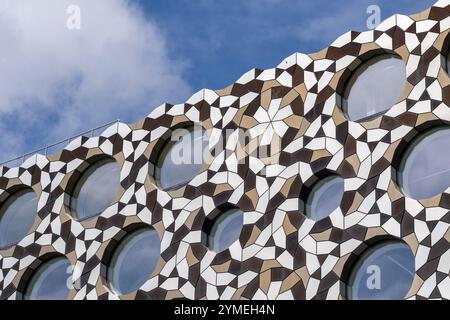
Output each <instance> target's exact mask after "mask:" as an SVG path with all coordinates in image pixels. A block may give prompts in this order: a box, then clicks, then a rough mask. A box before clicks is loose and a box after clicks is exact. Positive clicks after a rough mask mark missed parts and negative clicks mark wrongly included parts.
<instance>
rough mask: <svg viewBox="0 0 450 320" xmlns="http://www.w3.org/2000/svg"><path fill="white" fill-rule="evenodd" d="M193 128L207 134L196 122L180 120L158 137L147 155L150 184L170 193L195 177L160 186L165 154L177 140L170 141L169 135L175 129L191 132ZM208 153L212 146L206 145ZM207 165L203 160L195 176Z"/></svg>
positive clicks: (183, 186)
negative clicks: (181, 182)
mask: <svg viewBox="0 0 450 320" xmlns="http://www.w3.org/2000/svg"><path fill="white" fill-rule="evenodd" d="M195 129H201V130H203V133H204V135H205V134H206V135H208V130H207V129H206V128H205V127H204V126H203V125H201V124H200V123H198V122H192V121H189V122H182V123H179V124H177V125H175V126H173V127H171V128H168V129H167V130H166V132H165V133H164V134H163V135H162V136H161V137H160V138H159V139H158V141H157V142H156V144H155V146H154V147H153V148H152V150H151V152H150V157H149V172H148V175H149V176H150V178H151V182H152V184H153V185H154V186H155V187H156V188H158V189H159V190H162V191H165V192H168V193H171V192H176V191H178V190H182V189H183V188H185V187H186V186H188V185H189V184H190V182H191V181H192V180H193V179H195V177H194V178H192V179H191V180H189V181H188V182H187V183H186V184H179V185H175V186H172V187H168V188H163V187H162V186H161V182H160V181H161V165H162V162H163V161H164V159H165V157H166V156H167V154H168V153H169V152H170V150H171V148H172V147H173V146H174V145H175V144H176V143H177V141H171V139H170V138H171V136H172V134H173V133H174V132H175V131H176V130H187V131H188V132H189V133H191V132H193V131H194V130H195ZM208 137H209V135H208ZM207 149H208V153H209V154H210V153H211V150H212V149H213V147H211V146H208V148H207ZM208 166H209V164H208V163H207V162H204V163H203V165H202V168H201V170H200V171H199V172H198V173H197V176H198V175H199V174H201V173H202V172H203V171H205V169H206V168H207V167H208Z"/></svg>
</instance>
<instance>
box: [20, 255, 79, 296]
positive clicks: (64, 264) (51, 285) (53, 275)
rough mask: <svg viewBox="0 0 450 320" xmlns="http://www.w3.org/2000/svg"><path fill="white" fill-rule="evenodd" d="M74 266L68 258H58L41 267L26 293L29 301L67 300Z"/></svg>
mask: <svg viewBox="0 0 450 320" xmlns="http://www.w3.org/2000/svg"><path fill="white" fill-rule="evenodd" d="M71 272H72V266H71V264H70V262H69V260H67V258H63V257H58V258H54V259H52V260H49V261H47V262H46V263H44V264H43V265H42V266H40V267H39V268H38V269H37V271H36V273H35V274H34V276H33V277H32V278H31V281H30V284H29V285H28V288H27V290H26V293H25V299H27V300H65V299H67V298H68V295H69V291H70V290H69V285H71Z"/></svg>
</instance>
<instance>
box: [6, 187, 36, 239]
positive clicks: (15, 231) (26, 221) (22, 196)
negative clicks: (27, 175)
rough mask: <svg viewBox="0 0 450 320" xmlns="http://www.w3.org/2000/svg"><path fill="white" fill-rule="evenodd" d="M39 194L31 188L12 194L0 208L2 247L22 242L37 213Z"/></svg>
mask: <svg viewBox="0 0 450 320" xmlns="http://www.w3.org/2000/svg"><path fill="white" fill-rule="evenodd" d="M37 202H38V200H37V195H36V193H35V192H34V191H33V190H31V189H26V190H22V191H19V192H16V193H14V194H12V195H11V196H10V197H9V198H7V199H6V201H5V202H4V204H3V205H2V207H1V208H0V248H6V247H9V246H11V245H13V244H16V243H18V242H20V240H22V239H23V238H24V237H25V236H26V235H27V234H28V232H29V231H30V229H31V227H32V226H33V224H34V221H35V219H36V215H37Z"/></svg>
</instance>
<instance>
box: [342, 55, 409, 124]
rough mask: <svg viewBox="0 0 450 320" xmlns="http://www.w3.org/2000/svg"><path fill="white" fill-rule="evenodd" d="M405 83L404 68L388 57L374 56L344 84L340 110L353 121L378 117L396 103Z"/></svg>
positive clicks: (402, 64)
mask: <svg viewBox="0 0 450 320" xmlns="http://www.w3.org/2000/svg"><path fill="white" fill-rule="evenodd" d="M405 83H406V66H405V64H404V63H403V61H402V60H401V59H400V58H398V57H396V56H394V55H390V54H383V55H379V56H376V57H374V58H372V59H370V60H368V61H366V62H365V63H363V64H362V65H361V66H359V67H358V68H357V69H356V70H355V72H354V73H353V74H352V76H351V77H350V79H349V81H348V82H347V85H346V88H345V92H344V97H343V108H344V111H345V112H346V113H347V115H348V117H349V119H350V120H352V121H366V120H370V119H372V118H375V117H377V116H379V115H380V114H382V113H384V112H386V111H387V110H389V109H390V108H391V107H392V106H393V105H394V104H396V103H397V102H398V99H399V98H400V96H401V94H402V91H403V88H404V87H405Z"/></svg>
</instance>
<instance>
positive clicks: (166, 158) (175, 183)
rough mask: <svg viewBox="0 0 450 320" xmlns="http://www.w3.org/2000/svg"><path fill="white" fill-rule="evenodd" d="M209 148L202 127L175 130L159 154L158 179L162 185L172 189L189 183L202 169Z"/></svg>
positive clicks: (166, 188)
mask: <svg viewBox="0 0 450 320" xmlns="http://www.w3.org/2000/svg"><path fill="white" fill-rule="evenodd" d="M207 148H208V138H207V135H206V131H205V130H203V129H202V128H197V127H196V128H195V129H194V128H191V129H178V130H175V131H174V134H173V135H172V137H171V138H170V139H169V141H168V142H167V143H166V145H165V146H164V147H163V149H162V151H161V155H160V156H159V160H158V168H157V171H156V179H157V180H158V182H159V185H160V187H161V188H162V189H164V190H170V189H176V188H179V187H181V186H183V185H186V184H188V183H189V182H190V181H191V180H192V179H193V178H195V177H196V176H197V175H198V173H199V172H200V171H201V169H202V167H203V165H204V153H205V150H207Z"/></svg>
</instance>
